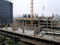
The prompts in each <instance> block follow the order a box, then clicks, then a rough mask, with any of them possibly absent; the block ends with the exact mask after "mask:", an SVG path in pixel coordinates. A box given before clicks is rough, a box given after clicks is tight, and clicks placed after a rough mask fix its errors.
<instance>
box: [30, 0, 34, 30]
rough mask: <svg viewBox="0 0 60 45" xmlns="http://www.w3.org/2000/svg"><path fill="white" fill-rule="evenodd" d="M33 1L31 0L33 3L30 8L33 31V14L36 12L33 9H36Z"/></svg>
mask: <svg viewBox="0 0 60 45" xmlns="http://www.w3.org/2000/svg"><path fill="white" fill-rule="evenodd" d="M33 1H34V0H31V3H30V4H31V7H30V8H31V13H30V15H31V28H32V29H33V18H34V14H33V12H34V10H33V8H34V7H33V4H34V3H33Z"/></svg>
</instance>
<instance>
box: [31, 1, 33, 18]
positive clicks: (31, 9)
mask: <svg viewBox="0 0 60 45" xmlns="http://www.w3.org/2000/svg"><path fill="white" fill-rule="evenodd" d="M33 4H34V3H33V0H31V18H33V12H34V11H33V8H34V7H33Z"/></svg>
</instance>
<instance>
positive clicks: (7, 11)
mask: <svg viewBox="0 0 60 45" xmlns="http://www.w3.org/2000/svg"><path fill="white" fill-rule="evenodd" d="M12 22H13V4H12V3H11V2H9V1H6V0H0V25H6V24H10V23H12Z"/></svg>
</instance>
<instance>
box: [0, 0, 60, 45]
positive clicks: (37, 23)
mask: <svg viewBox="0 0 60 45" xmlns="http://www.w3.org/2000/svg"><path fill="white" fill-rule="evenodd" d="M1 2H2V3H1ZM0 3H1V5H2V7H4V6H5V4H7V6H5V7H6V8H5V7H4V8H2V7H1V9H2V10H1V19H0V20H1V21H0V27H1V28H0V45H60V23H59V21H57V20H55V19H54V15H52V16H50V17H45V16H44V15H42V16H38V15H36V16H35V15H34V0H30V14H28V15H27V14H24V15H23V17H19V18H15V19H13V3H11V2H9V1H6V0H3V1H0ZM9 6H10V7H9ZM7 7H8V8H7ZM6 9H8V10H7V12H6V11H4V10H6ZM43 10H44V9H43ZM4 13H5V14H4ZM7 13H8V14H7ZM4 15H6V17H5V16H4ZM7 15H8V16H7Z"/></svg>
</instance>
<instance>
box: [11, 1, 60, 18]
mask: <svg viewBox="0 0 60 45" xmlns="http://www.w3.org/2000/svg"><path fill="white" fill-rule="evenodd" d="M30 1H31V0H12V2H13V14H14V17H17V16H18V17H19V16H22V14H29V13H30ZM43 5H44V11H43ZM34 13H37V14H38V15H39V16H40V15H41V14H43V13H44V15H45V16H51V15H52V13H54V14H60V0H34Z"/></svg>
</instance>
